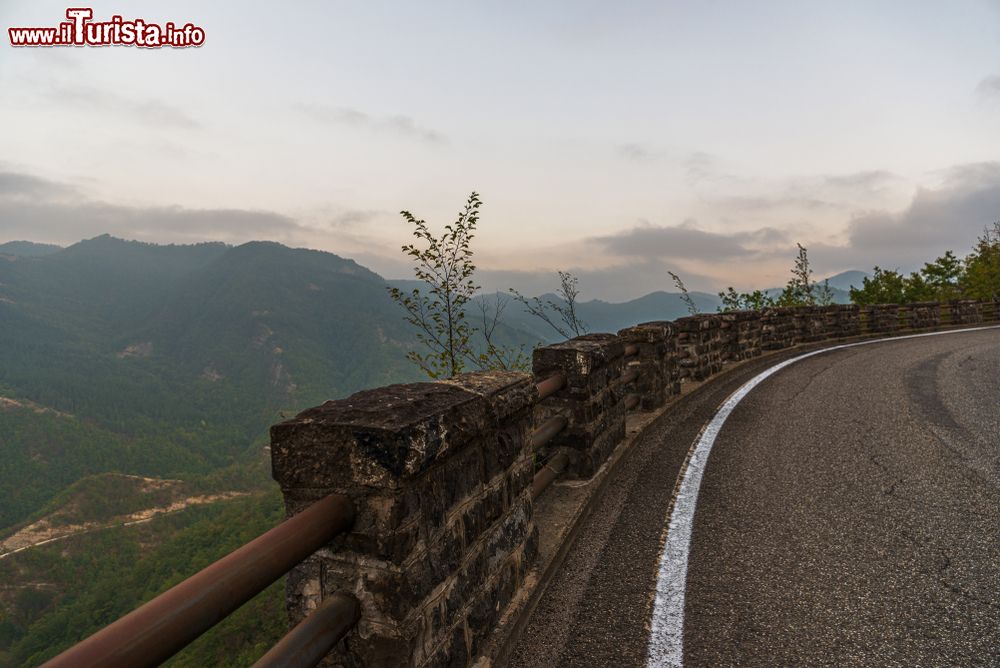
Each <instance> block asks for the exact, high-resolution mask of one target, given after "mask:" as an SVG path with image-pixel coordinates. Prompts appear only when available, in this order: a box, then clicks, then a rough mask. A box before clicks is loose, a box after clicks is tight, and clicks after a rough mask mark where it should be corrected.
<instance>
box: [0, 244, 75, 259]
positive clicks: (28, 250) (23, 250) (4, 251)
mask: <svg viewBox="0 0 1000 668" xmlns="http://www.w3.org/2000/svg"><path fill="white" fill-rule="evenodd" d="M61 250H62V246H56V245H55V244H39V243H35V242H34V241H8V242H6V243H2V244H0V255H15V256H20V257H42V256H45V255H52V253H58V252H59V251H61Z"/></svg>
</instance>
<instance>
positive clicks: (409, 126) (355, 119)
mask: <svg viewBox="0 0 1000 668" xmlns="http://www.w3.org/2000/svg"><path fill="white" fill-rule="evenodd" d="M297 109H298V110H299V112H301V113H303V114H305V115H306V116H308V117H309V118H311V119H313V120H314V121H318V122H320V123H326V124H328V125H353V126H356V127H364V128H369V129H371V130H374V131H382V132H392V133H396V134H399V135H402V136H404V137H411V138H414V139H420V140H422V141H425V142H427V143H429V144H444V143H447V141H448V139H447V137H445V136H444V135H443V134H441V133H440V132H438V131H436V130H431V129H429V128H425V127H423V126H421V125H418V124H417V123H416V121H414V120H413V119H412V118H410V117H409V116H403V115H399V114H397V115H394V116H374V115H372V114H368V113H366V112H363V111H360V110H358V109H354V108H352V107H336V106H331V105H325V104H300V105H298V106H297Z"/></svg>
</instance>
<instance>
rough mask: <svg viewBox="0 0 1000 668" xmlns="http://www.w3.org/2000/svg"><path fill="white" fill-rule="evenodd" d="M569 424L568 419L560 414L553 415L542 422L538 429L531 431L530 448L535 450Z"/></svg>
mask: <svg viewBox="0 0 1000 668" xmlns="http://www.w3.org/2000/svg"><path fill="white" fill-rule="evenodd" d="M567 424H569V420H567V419H566V418H564V417H563V416H561V415H555V416H553V417H550V418H549V419H548V420H546V421H545V422H543V423H542V424H541V425H540V426H539V427H538V429H536V430H535V431H533V432H531V449H532V450H537V449H538V448H540V447H542V446H543V445H545V444H546V443H548V442H549V441H551V440H552V439H553V437H555V435H556V434H558V433H559V432H561V431H562V430H563V429H565V428H566V425H567Z"/></svg>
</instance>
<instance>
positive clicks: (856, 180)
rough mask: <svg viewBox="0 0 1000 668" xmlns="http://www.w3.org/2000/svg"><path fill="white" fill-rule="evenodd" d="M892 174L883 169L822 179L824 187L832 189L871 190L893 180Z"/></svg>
mask: <svg viewBox="0 0 1000 668" xmlns="http://www.w3.org/2000/svg"><path fill="white" fill-rule="evenodd" d="M896 178H897V177H896V175H895V174H893V173H892V172H888V171H886V170H884V169H874V170H868V171H863V172H854V173H852V174H834V175H828V176H825V177H823V181H824V183H825V184H826V185H828V186H832V187H834V188H848V189H861V190H871V189H874V188H878V187H881V186H883V185H885V184H886V183H889V182H891V181H893V180H895V179H896Z"/></svg>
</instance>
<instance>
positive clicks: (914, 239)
mask: <svg viewBox="0 0 1000 668" xmlns="http://www.w3.org/2000/svg"><path fill="white" fill-rule="evenodd" d="M998 219H1000V162H982V163H973V164H966V165H958V166H955V167H952V168H950V169H948V170H945V171H944V172H943V179H942V185H941V186H940V187H938V188H934V189H931V188H921V189H919V190H917V192H916V193H915V194H914V196H913V199H912V201H911V202H910V204H909V205H908V206H907V207H906V208H905V209H904V210H902V211H900V212H896V213H893V212H888V211H874V212H869V213H866V214H863V215H860V216H857V217H855V218H854V219H852V220H851V221H850V222H849V225H848V240H847V244H846V245H844V246H832V245H831V246H823V245H817V246H815V247H814V248H810V253H811V254H813V251H815V254H814V257H816V258H823V261H824V262H827V261H831V262H833V263H835V264H837V263H839V264H841V265H845V264H850V265H853V266H860V267H861V268H863V269H864V268H868V267H871V266H874V265H876V264H877V265H879V266H882V267H899V268H902V269H904V270H911V269H915V268H917V267H919V266H921V265H922V264H923V263H924V262H926V261H928V260H932V259H934V258H936V257H938V256H939V255H942V254H943V253H944V252H945V251H946V250H953V251H955V252H956V253H957V254H958V255H963V254H964V253H966V252H967V251H968V250H969V249H970V248H971V247H972V245H973V243H974V242H975V240H976V238H977V237H978V236H979V235H980V234H981V233H982V231H983V228H984V227H985V226H986V225H989V224H990V223H991V222H993V221H995V220H998Z"/></svg>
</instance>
